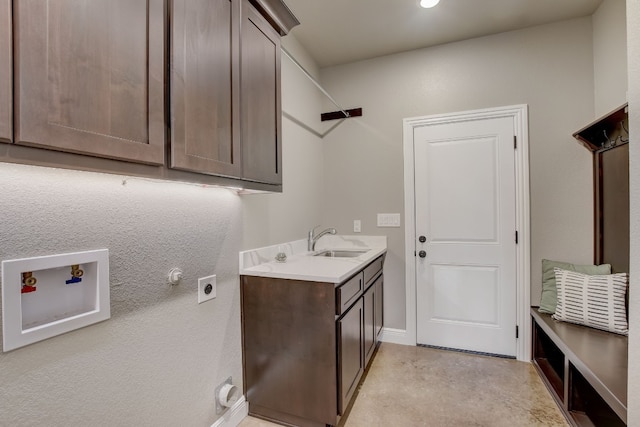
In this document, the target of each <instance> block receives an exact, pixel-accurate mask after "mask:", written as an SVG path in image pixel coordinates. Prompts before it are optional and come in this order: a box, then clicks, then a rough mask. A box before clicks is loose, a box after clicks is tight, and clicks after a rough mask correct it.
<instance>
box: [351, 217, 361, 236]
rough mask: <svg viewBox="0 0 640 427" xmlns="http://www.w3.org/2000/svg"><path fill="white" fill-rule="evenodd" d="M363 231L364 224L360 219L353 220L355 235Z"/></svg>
mask: <svg viewBox="0 0 640 427" xmlns="http://www.w3.org/2000/svg"><path fill="white" fill-rule="evenodd" d="M361 231H362V223H361V222H360V220H359V219H354V220H353V232H354V233H360V232H361Z"/></svg>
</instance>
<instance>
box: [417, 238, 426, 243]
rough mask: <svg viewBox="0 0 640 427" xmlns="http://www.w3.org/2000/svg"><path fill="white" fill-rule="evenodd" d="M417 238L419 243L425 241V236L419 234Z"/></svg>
mask: <svg viewBox="0 0 640 427" xmlns="http://www.w3.org/2000/svg"><path fill="white" fill-rule="evenodd" d="M418 240H419V241H420V243H424V242H426V241H427V238H426V237H424V236H420V237H418Z"/></svg>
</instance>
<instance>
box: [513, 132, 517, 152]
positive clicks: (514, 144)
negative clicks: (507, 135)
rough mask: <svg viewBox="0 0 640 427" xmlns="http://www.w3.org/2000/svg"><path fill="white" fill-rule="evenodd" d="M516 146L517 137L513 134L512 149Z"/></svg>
mask: <svg viewBox="0 0 640 427" xmlns="http://www.w3.org/2000/svg"><path fill="white" fill-rule="evenodd" d="M517 148H518V137H517V136H515V135H513V149H514V150H515V149H517Z"/></svg>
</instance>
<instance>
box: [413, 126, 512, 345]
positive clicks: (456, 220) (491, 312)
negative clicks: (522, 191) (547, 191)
mask: <svg viewBox="0 0 640 427" xmlns="http://www.w3.org/2000/svg"><path fill="white" fill-rule="evenodd" d="M414 162H415V164H414V171H415V221H416V224H415V230H416V236H415V238H416V258H415V260H416V294H417V301H416V304H417V307H416V310H417V313H416V314H417V315H416V320H417V325H416V326H417V342H418V343H419V344H427V345H434V346H441V347H448V348H455V349H463V350H471V351H478V352H486V353H493V354H501V355H507V356H515V354H516V285H517V284H516V241H515V239H516V200H515V194H516V192H515V181H516V177H515V150H514V124H513V119H512V118H510V117H505V118H491V119H482V120H470V121H465V122H456V123H444V124H434V125H429V126H423V127H420V128H417V129H416V130H415V132H414ZM420 236H424V237H423V238H421V237H420ZM421 240H424V242H421Z"/></svg>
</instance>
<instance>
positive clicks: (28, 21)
mask: <svg viewBox="0 0 640 427" xmlns="http://www.w3.org/2000/svg"><path fill="white" fill-rule="evenodd" d="M13 5H14V17H15V23H16V32H15V33H14V37H15V53H16V56H15V60H16V64H15V65H16V67H15V70H16V73H15V95H14V96H15V98H16V101H15V105H16V108H15V110H14V113H15V115H16V121H15V124H16V128H15V142H16V143H17V144H24V145H32V146H39V147H44V148H50V149H54V150H61V151H69V152H75V153H81V154H89V155H94V156H98V157H107V158H114V159H121V160H128V161H134V162H141V163H150V164H163V163H164V158H165V145H164V144H165V120H164V118H165V114H164V111H165V96H164V74H165V72H164V71H165V70H164V64H165V55H164V51H165V49H164V46H165V42H164V34H165V32H164V29H165V16H166V14H165V8H164V1H163V0H92V1H87V0H84V1H83V0H57V1H44V0H16V1H14V2H13Z"/></svg>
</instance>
